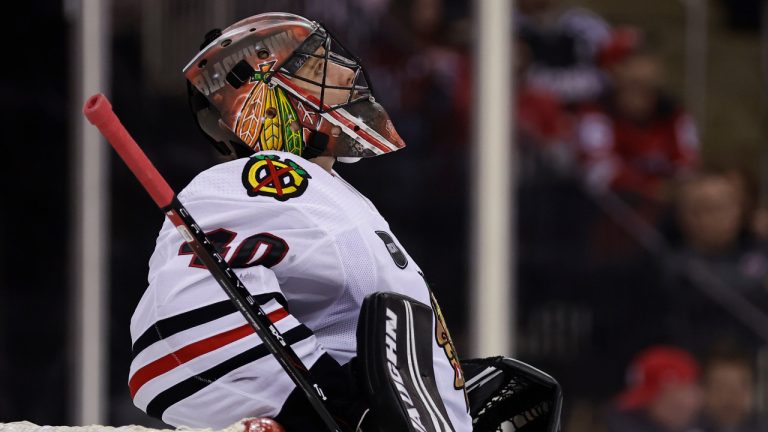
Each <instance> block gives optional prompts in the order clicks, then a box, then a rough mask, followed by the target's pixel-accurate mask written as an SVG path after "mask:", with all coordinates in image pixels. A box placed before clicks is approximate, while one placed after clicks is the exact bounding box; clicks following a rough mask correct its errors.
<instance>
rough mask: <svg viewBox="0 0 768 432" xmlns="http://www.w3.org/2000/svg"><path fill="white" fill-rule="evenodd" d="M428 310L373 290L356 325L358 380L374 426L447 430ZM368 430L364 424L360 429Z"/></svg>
mask: <svg viewBox="0 0 768 432" xmlns="http://www.w3.org/2000/svg"><path fill="white" fill-rule="evenodd" d="M432 316H433V314H432V309H431V308H430V307H429V306H427V305H425V304H423V303H420V302H418V301H416V300H414V299H412V298H410V297H406V296H403V295H400V294H395V293H386V292H380V293H374V294H370V295H368V296H367V297H366V298H365V300H364V301H363V306H362V310H361V312H360V319H359V321H358V324H357V358H358V361H359V364H358V366H359V375H360V376H359V377H358V378H359V380H360V382H361V383H362V387H363V389H364V392H365V394H366V396H367V397H368V402H369V403H370V406H371V415H372V416H373V421H372V422H367V423H366V424H368V423H372V424H375V425H377V426H378V428H379V429H378V430H379V431H398V432H399V431H404V432H405V431H407V432H424V431H427V432H449V431H450V432H452V431H454V430H455V428H454V427H453V425H452V424H451V421H450V418H449V417H448V413H447V411H446V409H445V406H444V405H443V401H442V398H441V397H440V394H439V392H438V390H437V385H436V383H435V372H434V369H433V367H432V334H433V327H432ZM366 432H368V429H366Z"/></svg>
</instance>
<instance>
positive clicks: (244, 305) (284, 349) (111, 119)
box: [83, 93, 341, 432]
mask: <svg viewBox="0 0 768 432" xmlns="http://www.w3.org/2000/svg"><path fill="white" fill-rule="evenodd" d="M83 114H85V116H86V117H87V118H88V121H90V122H91V123H92V124H93V125H94V126H96V127H97V128H98V129H99V131H100V132H101V134H102V135H104V137H105V138H106V139H107V141H109V143H110V145H111V146H112V147H113V148H114V149H115V151H116V152H117V154H118V155H120V158H121V159H122V160H123V162H125V164H126V165H128V168H130V170H131V172H133V174H134V175H135V176H136V178H137V179H138V180H139V182H140V183H141V185H142V186H143V187H144V189H146V191H147V192H148V193H149V195H150V196H151V197H152V199H153V200H154V201H155V204H157V206H158V207H159V208H160V210H162V211H163V213H164V214H165V215H166V217H168V219H170V221H171V222H172V223H173V224H174V225H175V226H176V229H177V230H178V231H179V233H180V234H181V236H182V237H183V238H184V241H186V242H187V243H188V244H189V245H190V246H191V247H192V250H193V251H194V252H195V255H197V257H198V258H199V259H200V260H201V261H202V262H203V263H204V264H205V267H206V268H207V269H208V271H209V272H210V273H211V274H212V275H213V277H214V279H216V282H218V283H219V285H220V286H221V288H222V289H224V291H225V292H226V293H227V295H228V296H229V298H230V300H231V301H232V303H233V304H234V305H235V307H236V308H237V310H238V311H240V313H241V314H242V315H243V316H244V317H245V319H246V321H248V323H249V324H250V325H251V327H253V329H254V330H255V331H256V334H257V335H258V336H259V337H260V338H261V340H262V342H263V343H264V345H265V346H266V347H267V349H269V351H270V352H271V353H272V355H273V356H274V357H275V359H277V361H278V363H280V365H281V366H282V367H283V369H284V370H285V372H286V373H287V374H288V376H290V377H291V379H292V380H293V382H294V383H295V384H296V386H298V387H299V388H301V389H302V390H303V391H304V393H305V394H306V396H307V399H308V400H309V402H310V404H311V405H312V407H313V408H314V409H315V411H317V413H318V415H319V416H320V418H321V419H322V420H323V422H324V423H325V424H326V426H327V427H328V429H329V430H331V431H333V432H337V431H338V432H340V431H341V429H340V428H339V426H338V425H337V424H336V421H335V420H334V419H333V417H332V416H331V413H330V412H329V411H328V408H327V407H326V406H325V404H324V403H323V400H325V399H326V397H325V395H324V394H323V392H322V390H321V389H320V386H318V385H317V383H316V382H315V381H314V380H313V379H312V377H311V376H310V372H309V370H308V369H307V368H306V367H305V366H304V364H303V363H302V362H301V359H300V358H299V357H298V356H297V355H296V353H295V352H294V351H293V349H292V348H291V346H290V344H289V343H288V342H286V340H285V339H284V337H283V335H282V334H281V333H280V331H279V330H278V329H277V327H275V325H274V324H273V323H272V321H270V320H269V318H268V317H267V315H266V314H265V313H264V311H263V310H262V309H261V306H260V305H259V304H258V302H256V299H255V298H253V296H252V295H251V294H250V293H249V292H248V290H247V289H246V288H245V285H243V283H242V281H241V280H240V278H238V277H237V275H235V272H233V271H232V269H231V268H230V267H229V265H228V264H227V262H226V261H225V260H224V258H223V257H222V256H221V254H219V253H218V252H217V251H216V250H215V249H214V247H213V244H212V243H211V241H210V240H208V238H207V237H206V235H205V233H204V232H203V230H202V229H201V228H200V226H199V225H198V224H197V223H196V222H195V220H194V219H193V218H192V216H191V215H190V214H189V212H188V211H187V209H186V208H185V207H184V206H183V205H182V204H181V202H179V200H178V199H177V198H176V194H175V193H174V192H173V189H171V187H170V186H169V185H168V182H166V181H165V179H164V178H163V176H162V175H160V173H159V172H158V171H157V169H156V168H155V166H154V165H153V164H152V162H151V161H150V160H149V158H147V155H146V154H144V152H143V151H142V150H141V148H140V147H139V145H138V144H137V143H136V141H134V139H133V138H132V137H131V135H130V134H129V133H128V131H127V130H126V129H125V127H124V126H123V124H122V123H121V122H120V119H118V118H117V115H115V113H114V112H113V111H112V105H111V104H110V103H109V101H108V100H107V98H106V97H105V96H104V95H103V94H101V93H99V94H96V95H94V96H91V97H90V98H89V99H88V100H87V101H86V103H85V106H84V107H83Z"/></svg>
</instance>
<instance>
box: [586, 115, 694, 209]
mask: <svg viewBox="0 0 768 432" xmlns="http://www.w3.org/2000/svg"><path fill="white" fill-rule="evenodd" d="M659 105H660V106H659V107H658V108H657V110H656V112H655V113H654V115H653V116H652V118H650V119H648V120H647V121H645V122H637V121H633V120H630V119H627V118H623V117H622V116H620V115H619V114H618V113H615V112H614V111H613V110H612V109H610V108H606V107H591V108H587V109H585V110H584V111H583V112H582V113H581V115H580V121H579V125H578V127H577V140H578V145H579V149H580V151H581V153H582V157H583V158H584V160H585V169H586V176H587V181H588V183H589V184H590V185H591V186H593V187H595V188H598V189H599V188H606V187H610V188H612V189H614V190H616V191H620V192H630V193H636V194H640V195H642V196H644V197H648V198H658V197H659V192H660V191H659V188H660V187H661V185H662V182H663V181H664V180H668V179H671V178H673V177H675V176H676V175H678V174H679V173H680V172H681V171H682V170H685V169H688V168H692V167H694V166H695V165H696V163H697V162H698V159H699V141H698V135H697V133H696V127H695V125H694V122H693V119H692V118H691V116H690V115H688V114H687V113H686V112H685V111H683V110H682V109H680V108H678V107H671V106H670V107H669V108H666V107H664V106H662V103H660V104H659ZM666 105H669V104H666Z"/></svg>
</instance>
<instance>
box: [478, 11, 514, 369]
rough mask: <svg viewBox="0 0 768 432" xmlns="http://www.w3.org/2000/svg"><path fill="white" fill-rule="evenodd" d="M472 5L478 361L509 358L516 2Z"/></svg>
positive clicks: (511, 300)
mask: <svg viewBox="0 0 768 432" xmlns="http://www.w3.org/2000/svg"><path fill="white" fill-rule="evenodd" d="M474 7H475V9H474V13H475V20H474V29H475V30H474V34H475V44H474V56H475V61H474V64H475V70H474V83H473V85H474V100H473V102H472V109H471V112H472V113H473V117H472V125H473V137H472V138H473V140H472V144H473V148H474V149H475V152H474V164H473V168H474V173H473V187H472V197H473V203H472V206H473V213H472V219H471V220H472V228H471V234H472V260H473V262H472V271H471V274H472V284H471V286H470V296H471V316H470V326H471V329H470V332H471V341H472V344H473V345H472V347H471V349H472V356H475V357H480V356H490V355H512V354H513V349H514V335H515V331H514V328H513V323H514V322H515V306H514V299H515V291H514V284H513V281H514V267H515V259H514V253H513V246H514V242H515V240H514V238H513V227H515V218H514V212H513V211H512V203H513V202H514V193H515V188H514V186H513V180H514V172H515V171H516V170H515V169H514V167H515V161H514V159H513V148H514V143H513V135H514V115H513V106H514V105H513V98H514V96H513V94H514V92H513V90H512V89H513V85H512V79H513V74H512V54H513V48H514V37H513V33H512V10H513V2H512V1H510V0H475V3H474Z"/></svg>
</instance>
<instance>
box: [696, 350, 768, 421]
mask: <svg viewBox="0 0 768 432" xmlns="http://www.w3.org/2000/svg"><path fill="white" fill-rule="evenodd" d="M755 382H756V381H755V373H754V370H753V367H752V363H751V361H750V360H749V358H748V357H747V356H745V355H743V354H739V353H719V354H714V355H712V356H711V357H710V358H709V359H708V360H707V363H706V365H705V370H704V373H703V389H704V410H703V414H702V417H701V420H700V427H701V429H702V430H703V431H704V432H759V431H766V430H768V422H766V419H765V418H760V417H758V416H757V415H756V413H755V406H754V403H755Z"/></svg>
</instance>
